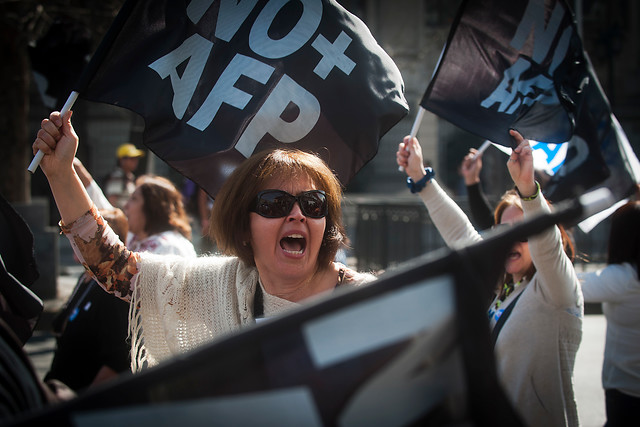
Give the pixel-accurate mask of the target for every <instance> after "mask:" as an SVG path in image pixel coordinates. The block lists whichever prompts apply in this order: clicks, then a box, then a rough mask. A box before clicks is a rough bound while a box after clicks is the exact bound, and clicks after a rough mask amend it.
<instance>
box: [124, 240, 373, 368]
mask: <svg viewBox="0 0 640 427" xmlns="http://www.w3.org/2000/svg"><path fill="white" fill-rule="evenodd" d="M138 268H139V272H138V275H137V279H136V284H135V292H134V295H133V298H132V303H131V311H130V314H129V317H130V318H129V325H130V329H131V341H132V343H131V345H132V353H131V367H132V370H133V371H134V372H135V371H138V370H140V369H141V368H142V367H143V363H144V362H145V361H146V362H147V364H148V365H149V366H153V365H155V364H157V363H159V362H160V361H163V360H166V359H168V358H170V357H171V356H173V355H176V354H180V353H184V352H187V351H190V350H192V349H194V348H196V347H199V346H201V345H202V344H204V343H207V342H209V341H211V340H213V339H215V338H217V337H220V336H222V335H224V334H227V333H229V332H232V331H235V330H237V329H239V328H240V327H243V326H246V325H251V324H253V323H254V322H255V320H254V317H253V299H254V295H255V292H256V286H257V285H258V270H257V269H256V268H255V267H253V266H247V265H246V264H245V263H243V262H242V261H240V260H239V259H238V258H235V257H223V256H206V257H199V258H196V259H187V258H183V257H174V256H158V255H153V254H148V253H141V254H140V262H139V264H138ZM374 279H375V277H374V276H372V275H370V274H363V273H355V275H354V277H353V278H352V279H351V280H349V281H348V282H345V285H347V286H359V285H361V284H364V283H366V282H369V281H372V280H374ZM292 305H297V304H295V303H292ZM138 306H139V309H136V307H138Z"/></svg>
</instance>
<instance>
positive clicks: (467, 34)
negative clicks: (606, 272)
mask: <svg viewBox="0 0 640 427" xmlns="http://www.w3.org/2000/svg"><path fill="white" fill-rule="evenodd" d="M421 105H422V106H423V107H424V108H425V109H427V110H430V111H432V112H433V113H435V114H437V115H439V116H440V117H442V118H444V119H446V120H448V121H450V122H451V123H453V124H455V125H457V126H459V127H461V128H463V129H465V130H468V131H470V132H472V133H475V134H477V135H479V136H482V137H484V138H486V139H488V140H490V141H492V142H495V143H498V144H501V145H504V146H507V147H509V146H512V144H513V141H512V140H511V138H510V136H509V134H508V130H509V129H516V130H518V131H519V132H520V133H521V134H522V135H523V136H524V137H525V138H527V139H530V140H534V141H540V142H544V143H564V142H567V141H569V142H568V144H569V146H568V149H567V156H566V159H565V161H564V164H563V165H562V167H560V169H559V170H558V171H557V173H556V174H555V175H554V177H553V178H552V180H551V182H550V183H549V184H547V186H546V187H545V189H544V191H545V195H546V196H547V198H548V199H550V200H552V201H559V200H563V199H565V198H568V197H573V196H576V195H578V194H582V193H583V192H584V191H585V190H587V189H593V188H596V187H598V186H606V187H607V188H609V189H610V190H611V191H612V192H613V193H614V196H615V198H616V200H620V199H622V198H624V197H626V196H628V195H629V194H630V193H631V191H633V190H634V188H635V184H636V183H637V182H638V177H640V170H638V160H637V158H636V156H635V154H634V153H633V150H632V149H631V148H630V146H629V143H628V141H627V139H626V136H625V135H624V131H623V130H622V128H621V127H620V126H619V124H618V123H617V121H616V119H615V117H614V116H613V114H612V112H611V108H610V106H609V102H608V101H607V98H606V96H605V95H604V93H603V91H602V88H601V87H600V85H599V83H598V79H597V77H596V75H595V73H594V71H593V68H592V67H591V64H590V62H589V58H588V56H587V55H586V53H585V52H584V50H583V47H582V41H581V40H580V37H579V35H578V32H577V29H576V26H575V23H574V19H573V15H572V13H571V11H570V9H569V8H568V6H567V4H566V2H565V1H564V0H556V1H543V0H529V1H509V0H477V1H465V2H464V3H463V4H462V6H461V8H460V11H459V14H458V16H457V19H456V22H455V23H454V24H453V26H452V29H451V32H450V34H449V38H448V41H447V45H446V47H445V49H444V51H443V54H442V58H441V60H440V63H439V64H438V67H437V69H436V71H435V73H434V76H433V78H432V80H431V82H430V84H429V87H428V88H427V91H426V93H425V95H424V97H423V99H422V102H421Z"/></svg>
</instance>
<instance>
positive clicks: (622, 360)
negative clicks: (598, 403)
mask: <svg viewBox="0 0 640 427" xmlns="http://www.w3.org/2000/svg"><path fill="white" fill-rule="evenodd" d="M638 266H640V202H638V201H633V202H629V203H627V204H625V205H623V206H621V207H620V208H618V209H617V210H616V211H615V212H614V213H613V215H612V216H611V230H610V232H609V245H608V258H607V265H606V267H604V268H602V269H600V270H598V271H594V272H589V273H581V274H579V275H578V277H579V278H580V282H581V284H582V293H583V294H584V300H585V301H586V302H601V303H602V311H603V313H604V316H605V318H606V319H607V337H606V342H605V349H604V362H603V365H602V387H603V388H604V390H605V401H606V410H607V424H606V426H607V427H613V426H639V425H640V280H638Z"/></svg>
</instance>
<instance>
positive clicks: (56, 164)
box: [33, 111, 92, 224]
mask: <svg viewBox="0 0 640 427" xmlns="http://www.w3.org/2000/svg"><path fill="white" fill-rule="evenodd" d="M77 149H78V136H77V135H76V132H75V131H74V129H73V126H72V125H71V111H69V112H68V113H66V114H65V115H64V117H62V116H60V113H59V112H57V111H55V112H53V113H51V115H50V116H49V118H48V119H44V120H43V121H42V123H41V127H40V130H39V131H38V134H37V137H36V140H35V141H34V142H33V152H34V154H35V153H37V152H38V150H40V151H42V152H43V153H44V154H45V155H44V157H43V158H42V161H41V162H40V167H41V168H42V171H43V172H44V174H45V175H46V177H47V180H48V181H49V186H50V187H51V192H52V193H53V197H54V199H55V201H56V205H57V206H58V211H59V212H60V217H61V218H62V222H63V223H64V224H70V223H72V222H73V221H75V220H76V219H78V218H80V217H81V216H82V215H84V214H85V213H86V212H88V211H89V209H90V208H91V206H92V202H91V199H90V198H89V195H88V194H87V192H86V191H85V189H84V185H82V182H81V181H80V178H79V177H78V175H77V174H76V172H75V170H74V168H73V159H74V157H75V155H76V150H77Z"/></svg>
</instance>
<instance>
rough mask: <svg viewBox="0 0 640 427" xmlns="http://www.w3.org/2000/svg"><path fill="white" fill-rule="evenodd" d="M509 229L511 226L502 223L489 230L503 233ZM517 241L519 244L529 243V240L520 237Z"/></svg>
mask: <svg viewBox="0 0 640 427" xmlns="http://www.w3.org/2000/svg"><path fill="white" fill-rule="evenodd" d="M509 227H513V226H512V225H511V224H506V223H504V224H496V225H494V226H493V227H491V228H492V229H493V230H496V231H497V232H500V233H503V232H505V231H506V229H507V228H509ZM517 241H518V242H520V243H527V242H528V241H529V239H528V238H527V237H521V238H519V239H518V240H517Z"/></svg>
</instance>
